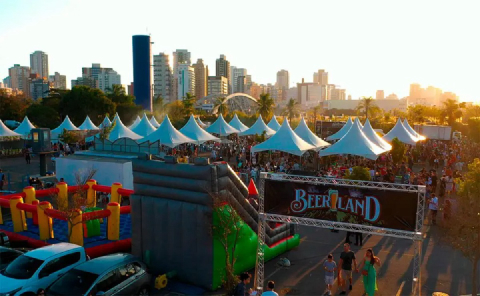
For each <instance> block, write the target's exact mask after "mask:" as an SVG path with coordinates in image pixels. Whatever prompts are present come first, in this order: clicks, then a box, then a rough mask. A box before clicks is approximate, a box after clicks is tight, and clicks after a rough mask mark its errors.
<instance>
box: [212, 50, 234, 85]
mask: <svg viewBox="0 0 480 296" xmlns="http://www.w3.org/2000/svg"><path fill="white" fill-rule="evenodd" d="M215 74H216V76H223V77H225V78H227V84H228V85H231V84H232V82H231V80H230V79H231V77H230V62H229V61H228V60H227V57H226V56H225V55H223V54H221V55H220V58H218V59H217V60H216V63H215ZM230 88H231V87H230ZM231 91H232V90H231V89H229V91H228V93H231Z"/></svg>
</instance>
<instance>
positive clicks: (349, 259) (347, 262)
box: [338, 244, 358, 295]
mask: <svg viewBox="0 0 480 296" xmlns="http://www.w3.org/2000/svg"><path fill="white" fill-rule="evenodd" d="M352 263H353V265H354V267H355V271H356V272H358V269H357V258H355V253H354V252H352V251H351V250H350V244H343V252H342V253H341V254H340V262H339V264H338V265H339V266H340V267H339V270H338V279H339V285H340V286H341V287H342V292H340V295H345V294H347V287H346V286H347V279H348V281H349V286H348V289H349V290H350V291H351V290H352Z"/></svg>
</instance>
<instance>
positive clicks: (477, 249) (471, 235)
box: [441, 158, 480, 295]
mask: <svg viewBox="0 0 480 296" xmlns="http://www.w3.org/2000/svg"><path fill="white" fill-rule="evenodd" d="M456 182H457V184H458V191H457V193H458V197H457V198H456V203H457V207H456V210H455V212H454V213H451V215H449V219H448V220H446V221H445V223H442V224H441V229H442V232H443V233H442V236H441V237H442V239H443V240H444V242H446V243H447V244H449V245H451V246H452V247H453V248H455V249H457V250H459V251H460V252H462V254H463V256H465V257H466V258H467V259H468V260H470V262H471V263H472V268H473V270H472V271H473V272H472V295H477V293H478V286H477V285H478V283H477V279H478V270H477V266H478V263H479V261H480V199H479V196H480V159H478V158H475V159H474V161H473V162H472V163H471V164H469V165H468V172H467V173H466V174H465V175H464V176H463V179H457V180H456Z"/></svg>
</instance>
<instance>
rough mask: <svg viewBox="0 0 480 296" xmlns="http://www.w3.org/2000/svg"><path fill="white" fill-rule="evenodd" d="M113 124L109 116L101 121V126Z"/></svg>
mask: <svg viewBox="0 0 480 296" xmlns="http://www.w3.org/2000/svg"><path fill="white" fill-rule="evenodd" d="M110 125H112V122H111V121H110V118H108V116H105V119H103V121H102V123H100V126H99V128H105V127H107V126H110Z"/></svg>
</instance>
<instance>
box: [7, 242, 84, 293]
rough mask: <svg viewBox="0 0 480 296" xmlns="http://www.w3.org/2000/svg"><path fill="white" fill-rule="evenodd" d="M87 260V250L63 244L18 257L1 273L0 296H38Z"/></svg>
mask: <svg viewBox="0 0 480 296" xmlns="http://www.w3.org/2000/svg"><path fill="white" fill-rule="evenodd" d="M86 260H87V257H86V255H85V249H84V248H83V247H80V246H77V245H74V244H69V243H60V244H54V245H49V246H46V247H43V248H39V249H36V250H32V251H30V252H27V253H25V254H22V255H20V256H18V257H17V258H16V259H15V260H13V261H12V262H11V263H10V264H9V265H8V266H7V268H6V269H5V270H2V271H1V272H0V283H1V284H0V295H22V294H29V293H35V295H36V293H37V291H38V290H39V289H45V288H46V287H48V286H49V285H50V284H52V283H53V282H55V281H56V280H57V279H58V278H59V277H60V276H61V275H63V274H64V273H66V272H67V271H69V270H70V269H72V268H73V267H75V266H77V265H78V264H80V263H83V262H85V261H86Z"/></svg>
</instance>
